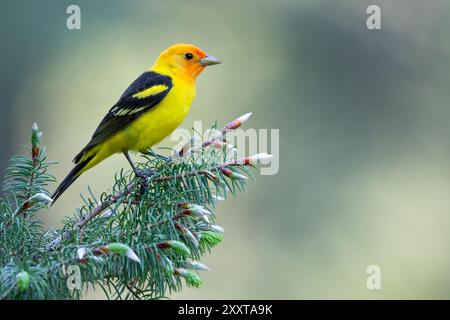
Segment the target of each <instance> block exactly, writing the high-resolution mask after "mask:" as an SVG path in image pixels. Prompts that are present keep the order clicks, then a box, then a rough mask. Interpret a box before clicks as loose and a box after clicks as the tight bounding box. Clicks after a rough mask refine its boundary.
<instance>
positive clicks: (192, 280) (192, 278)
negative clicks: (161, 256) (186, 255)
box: [174, 268, 202, 288]
mask: <svg viewBox="0 0 450 320" xmlns="http://www.w3.org/2000/svg"><path fill="white" fill-rule="evenodd" d="M174 274H175V275H177V276H181V277H183V278H184V280H186V284H187V285H188V286H190V287H195V288H198V287H200V286H201V284H202V279H201V278H200V276H199V275H198V274H197V273H196V272H195V271H192V270H187V269H184V268H175V270H174Z"/></svg>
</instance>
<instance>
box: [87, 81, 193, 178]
mask: <svg viewBox="0 0 450 320" xmlns="http://www.w3.org/2000/svg"><path fill="white" fill-rule="evenodd" d="M194 97H195V87H194V85H193V84H192V85H187V84H183V85H178V86H177V84H176V83H174V86H173V88H172V89H171V90H170V92H169V93H168V94H167V96H166V97H165V98H164V99H163V100H162V101H161V102H160V103H159V104H158V106H156V107H154V108H152V109H151V110H149V111H147V112H146V113H145V114H143V115H141V116H140V117H139V118H138V119H136V120H135V121H134V122H133V123H131V124H130V125H128V127H126V128H125V129H123V130H122V131H120V132H118V133H116V134H115V135H114V136H112V137H111V138H109V139H108V140H106V141H105V142H103V143H101V144H100V145H98V146H97V147H95V148H93V149H92V150H91V151H90V152H89V154H95V156H94V158H93V159H92V160H91V161H90V162H89V164H87V166H86V167H85V168H84V170H83V172H84V171H86V170H88V169H89V168H92V167H93V166H95V165H96V164H98V163H99V162H100V161H102V160H104V159H105V158H107V157H109V156H110V155H112V154H114V153H119V152H123V151H129V150H135V151H145V150H147V149H148V148H150V147H151V146H153V145H154V144H156V143H158V142H160V141H161V140H163V139H164V138H166V137H167V136H169V135H170V134H171V133H172V132H173V131H174V130H175V129H176V128H178V126H179V125H180V124H181V122H182V121H183V119H184V118H185V117H186V115H187V113H188V112H189V110H190V108H191V104H192V101H193V99H194Z"/></svg>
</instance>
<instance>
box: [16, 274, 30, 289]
mask: <svg viewBox="0 0 450 320" xmlns="http://www.w3.org/2000/svg"><path fill="white" fill-rule="evenodd" d="M16 285H17V289H18V290H19V291H20V292H22V291H25V290H27V289H28V287H29V286H30V275H29V274H28V272H26V271H21V272H19V273H18V274H17V275H16Z"/></svg>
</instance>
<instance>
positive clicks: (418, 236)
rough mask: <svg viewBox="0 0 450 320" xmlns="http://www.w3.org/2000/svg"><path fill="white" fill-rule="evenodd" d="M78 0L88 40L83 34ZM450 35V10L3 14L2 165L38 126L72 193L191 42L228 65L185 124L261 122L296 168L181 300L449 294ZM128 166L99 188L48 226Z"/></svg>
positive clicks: (94, 8)
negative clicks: (144, 87) (105, 131)
mask: <svg viewBox="0 0 450 320" xmlns="http://www.w3.org/2000/svg"><path fill="white" fill-rule="evenodd" d="M70 4H78V5H79V6H80V7H81V19H82V21H81V23H82V25H81V26H82V28H81V30H73V31H71V30H68V29H67V28H66V18H67V14H66V8H67V6H68V5H70ZM369 4H377V5H379V6H380V7H381V10H382V21H381V23H382V29H381V30H379V31H369V30H368V29H367V28H366V18H367V14H366V8H367V6H368V5H369ZM449 28H450V2H448V1H446V0H442V1H438V0H430V1H420V0H390V1H380V0H373V1H362V0H341V1H326V0H323V1H319V0H314V1H313V0H309V1H306V0H305V1H281V0H280V1H268V0H266V1H261V0H252V1H242V0H227V1H174V0H170V1H162V0H159V1H136V0H135V1H118V0H108V1H106V0H96V1H62V0H58V1H56V0H41V1H31V0H30V1H24V0H14V1H13V0H2V1H1V4H0V38H1V44H0V48H1V49H0V67H1V73H0V88H1V95H0V111H1V117H0V134H1V146H2V147H1V150H0V167H1V168H2V169H3V168H5V167H6V166H7V161H8V158H9V156H10V155H11V154H13V153H18V152H22V149H21V144H24V143H26V142H27V141H28V139H29V132H30V127H31V124H32V123H33V122H37V123H38V124H39V126H40V127H41V128H42V130H43V131H44V142H45V145H46V146H47V150H48V156H49V158H50V159H54V160H57V161H59V164H58V165H56V166H54V167H53V173H54V174H55V175H56V176H57V178H58V179H59V180H61V179H62V178H63V177H64V176H65V174H66V173H67V172H68V171H69V169H70V168H71V159H72V157H73V156H74V155H75V154H76V153H77V151H79V149H81V148H82V147H83V146H84V144H85V143H86V142H87V141H88V139H89V137H90V136H91V134H92V132H93V130H94V129H95V127H96V125H97V124H98V122H99V121H100V119H101V118H102V117H103V115H104V114H105V112H106V111H107V110H108V109H109V108H110V107H111V106H112V104H113V103H114V102H115V101H116V99H117V98H118V97H119V95H120V94H121V93H122V91H123V90H124V89H125V88H126V86H127V85H128V84H129V83H130V82H131V81H132V80H134V79H135V78H136V76H137V75H139V74H140V73H141V72H142V71H143V70H144V69H146V68H147V67H148V66H150V65H151V64H152V63H153V60H154V58H155V57H156V56H157V54H158V53H159V52H160V51H161V50H163V49H164V48H166V47H167V46H168V45H170V44H172V43H175V42H192V43H194V44H197V45H198V46H200V47H202V48H204V49H205V50H206V51H207V52H209V53H211V54H213V55H215V56H217V57H220V58H221V59H222V60H223V61H225V63H224V64H223V65H221V66H218V67H214V68H211V69H208V70H206V71H205V73H204V74H202V75H201V77H200V78H199V80H198V86H197V90H198V97H197V99H196V101H195V104H194V106H193V109H192V111H191V113H190V115H189V116H188V118H187V119H186V120H185V121H184V123H183V127H184V128H190V127H191V126H192V124H193V121H194V120H202V121H205V123H212V122H213V121H215V120H217V121H218V122H219V124H225V123H226V122H227V121H229V120H231V119H234V118H235V117H236V116H239V115H241V114H243V113H246V112H249V111H252V112H253V113H254V116H253V118H252V120H251V121H250V122H249V123H248V125H247V128H248V127H254V128H266V129H270V128H276V129H280V153H279V159H280V170H279V173H278V174H277V175H275V176H260V177H258V178H257V181H256V182H255V183H251V185H250V187H249V189H250V193H249V194H248V195H239V196H238V197H237V199H236V200H229V201H227V202H225V203H222V204H220V205H219V207H218V223H219V224H220V225H222V226H223V227H225V229H226V237H225V240H224V242H223V244H221V245H220V246H218V247H217V248H216V249H215V250H214V251H213V253H212V254H211V255H208V256H207V257H205V259H204V262H205V263H206V264H207V265H208V266H210V267H211V269H212V271H211V272H210V273H206V274H203V279H204V285H203V287H202V288H201V289H188V288H186V289H185V290H184V291H183V292H182V293H181V294H174V295H172V298H175V299H176V298H193V299H197V298H206V299H216V298H223V299H231V298H236V299H241V298H244V299H246V298H258V299H264V298H267V299H268V298H272V299H305V298H308V299H310V298H322V299H332V298H338V299H340V298H360V299H379V298H388V299H391V298H406V299H409V298H424V299H428V298H450V276H449V272H448V270H449V268H450V258H449V248H450V242H449V240H450V239H449V238H450V237H449V231H450V200H449V199H450V170H449V168H450V139H449V137H450V125H449V120H450V105H449V102H450V60H449V59H450V41H449V37H448V30H449ZM170 143H171V142H170V141H165V142H163V143H162V144H161V145H163V146H170ZM262 151H266V150H262ZM268 151H269V152H270V150H268ZM122 166H127V163H126V162H125V160H124V158H123V157H121V156H115V157H112V158H110V159H108V160H107V161H105V162H104V163H102V164H101V165H99V166H98V167H96V168H95V169H93V170H92V171H90V172H89V174H86V175H83V176H82V177H81V178H80V179H79V180H78V181H77V182H76V183H75V184H74V186H73V187H72V188H71V189H70V190H69V191H68V192H67V193H66V194H65V195H64V196H63V197H62V198H61V200H60V201H59V202H58V203H56V205H55V206H53V207H52V208H51V209H50V210H49V211H43V212H42V216H43V217H44V218H45V219H46V223H47V224H48V225H54V226H58V222H59V221H60V219H61V218H62V217H63V216H64V215H68V214H71V212H72V208H75V207H76V206H77V205H79V204H80V199H79V196H78V194H79V193H80V192H85V191H86V186H87V185H90V186H91V187H92V189H93V190H94V191H97V192H100V191H102V190H103V189H105V188H106V187H108V186H109V185H110V184H111V182H112V172H115V171H117V170H118V169H119V168H120V167H122ZM369 265H378V266H380V268H381V272H382V290H373V291H370V290H368V289H367V287H366V279H367V274H366V268H367V267H368V266H369ZM88 297H89V298H102V294H101V293H100V291H95V292H89V295H88Z"/></svg>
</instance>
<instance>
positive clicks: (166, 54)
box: [151, 43, 222, 81]
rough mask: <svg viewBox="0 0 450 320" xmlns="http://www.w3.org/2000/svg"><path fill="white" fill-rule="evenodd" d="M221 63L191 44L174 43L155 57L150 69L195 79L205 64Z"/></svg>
mask: <svg viewBox="0 0 450 320" xmlns="http://www.w3.org/2000/svg"><path fill="white" fill-rule="evenodd" d="M219 63H222V62H221V61H220V60H218V59H216V58H214V57H213V56H210V55H207V54H206V53H205V52H204V51H203V50H201V49H200V48H198V47H196V46H194V45H192V44H184V43H179V44H174V45H172V46H170V47H169V48H168V49H166V50H164V51H163V52H162V53H161V54H160V55H159V57H158V59H156V62H155V64H154V65H153V66H152V68H151V70H153V71H156V72H160V73H163V74H168V75H173V76H178V77H182V78H185V79H188V80H192V81H193V80H195V78H197V76H198V75H199V74H200V73H201V72H202V71H203V69H205V67H206V66H210V65H214V64H219Z"/></svg>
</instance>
